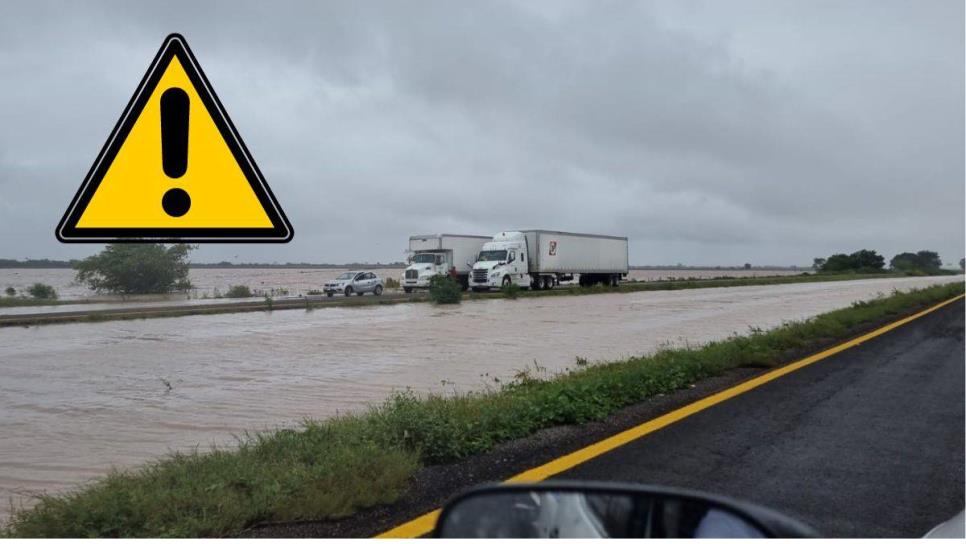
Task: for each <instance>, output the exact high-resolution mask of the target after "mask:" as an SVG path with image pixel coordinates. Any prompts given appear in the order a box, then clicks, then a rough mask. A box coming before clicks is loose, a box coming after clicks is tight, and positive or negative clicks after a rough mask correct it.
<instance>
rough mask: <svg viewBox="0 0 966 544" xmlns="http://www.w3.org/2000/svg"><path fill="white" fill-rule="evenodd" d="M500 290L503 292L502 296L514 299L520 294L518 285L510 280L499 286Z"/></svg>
mask: <svg viewBox="0 0 966 544" xmlns="http://www.w3.org/2000/svg"><path fill="white" fill-rule="evenodd" d="M500 292H501V293H503V296H504V297H506V298H511V299H515V298H517V297H518V296H520V286H519V285H517V284H515V283H513V282H510V283H508V284H506V285H504V286H503V287H500Z"/></svg>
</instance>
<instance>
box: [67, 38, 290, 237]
mask: <svg viewBox="0 0 966 544" xmlns="http://www.w3.org/2000/svg"><path fill="white" fill-rule="evenodd" d="M293 234H294V232H293V230H292V226H291V224H289V222H288V219H287V218H286V217H285V213H284V212H283V211H282V208H281V207H280V206H279V205H278V202H277V201H276V200H275V196H274V195H273V194H272V191H271V189H269V187H268V184H267V183H265V179H264V178H263V177H262V174H261V172H260V171H259V170H258V166H256V165H255V161H254V160H253V159H252V156H251V154H250V153H249V152H248V148H246V147H245V144H244V142H242V140H241V137H239V135H238V131H237V130H235V126H234V125H233V124H232V122H231V119H229V118H228V114H227V113H226V112H225V109H224V107H222V105H221V102H220V101H219V100H218V97H217V96H216V95H215V91H214V89H212V87H211V84H210V83H209V82H208V78H206V77H205V75H204V72H202V71H201V66H199V65H198V61H197V59H195V56H194V55H193V54H192V53H191V49H189V48H188V44H187V42H185V39H184V38H183V37H182V36H181V35H179V34H172V35H170V36H168V37H167V38H166V39H165V41H164V44H163V45H162V46H161V50H160V51H158V54H157V55H156V56H155V58H154V61H153V62H152V63H151V66H150V67H149V68H148V71H147V73H146V74H145V75H144V78H143V79H142V80H141V84H140V85H139V86H138V88H137V91H136V92H135V93H134V96H133V97H132V98H131V101H130V102H129V103H128V105H127V108H126V109H125V110H124V113H123V114H122V115H121V119H120V120H119V121H118V122H117V125H116V126H115V127H114V131H113V132H112V133H111V136H110V138H108V140H107V143H106V144H104V147H103V149H101V152H100V154H99V155H98V157H97V160H96V161H95V162H94V165H93V166H92V167H91V169H90V172H88V174H87V177H86V178H85V179H84V183H83V184H82V185H81V187H80V189H79V190H78V191H77V194H76V195H75V196H74V200H73V201H71V204H70V206H69V207H68V208H67V212H66V213H65V214H64V217H63V219H61V221H60V225H58V227H57V239H58V240H60V241H61V242H142V241H152V242H288V241H289V240H291V239H292V235H293Z"/></svg>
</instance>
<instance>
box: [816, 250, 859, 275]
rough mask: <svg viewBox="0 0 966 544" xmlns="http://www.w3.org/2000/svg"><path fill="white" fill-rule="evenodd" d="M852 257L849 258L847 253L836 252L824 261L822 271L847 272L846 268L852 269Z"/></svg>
mask: <svg viewBox="0 0 966 544" xmlns="http://www.w3.org/2000/svg"><path fill="white" fill-rule="evenodd" d="M852 269H853V266H852V259H850V258H849V256H848V255H846V254H845V253H836V254H834V255H831V256H830V257H829V258H828V259H825V262H824V263H822V268H821V271H822V272H845V271H846V270H852Z"/></svg>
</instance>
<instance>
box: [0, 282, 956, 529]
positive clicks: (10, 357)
mask: <svg viewBox="0 0 966 544" xmlns="http://www.w3.org/2000/svg"><path fill="white" fill-rule="evenodd" d="M950 281H963V277H962V276H955V277H949V276H947V277H941V278H899V279H876V280H861V281H849V282H829V283H808V284H788V285H773V286H752V287H732V288H718V289H694V290H682V291H656V292H640V293H630V294H605V295H592V296H580V297H541V298H525V299H519V300H502V299H491V300H480V301H467V302H464V303H463V304H461V305H459V306H455V307H437V306H434V305H431V304H398V305H392V306H380V307H363V308H326V309H317V310H314V311H301V310H286V311H279V312H258V313H242V314H223V315H204V316H188V317H179V318H164V319H148V320H141V321H110V322H101V323H76V324H66V325H48V326H41V327H31V328H8V329H0V508H3V509H6V508H7V507H8V505H9V502H10V500H11V499H13V500H14V501H15V503H20V501H27V502H29V499H27V497H28V496H29V495H30V494H33V493H36V492H37V491H41V490H47V491H58V490H63V489H66V488H68V487H69V486H71V485H74V484H78V483H81V482H84V481H86V480H88V479H90V478H92V477H96V476H98V475H100V474H103V473H104V472H105V471H107V470H108V469H109V468H110V467H112V466H116V467H128V466H132V465H135V464H137V463H139V462H142V461H145V460H148V459H151V458H155V457H157V456H159V455H161V454H164V453H165V452H169V451H174V450H185V449H188V448H193V447H201V448H207V447H208V446H210V445H213V444H219V445H225V444H231V443H232V442H233V438H232V437H233V435H234V434H237V433H240V432H243V431H245V430H264V429H271V428H276V427H280V426H292V425H297V424H298V422H299V421H300V420H302V419H303V418H306V417H311V418H320V417H325V416H329V415H332V414H334V413H336V412H345V411H351V410H358V409H361V408H364V407H365V406H366V405H368V404H373V403H378V402H380V401H382V400H383V399H385V398H386V396H387V394H388V393H389V392H391V391H392V390H394V389H396V390H398V389H402V388H406V387H412V388H414V389H415V390H417V391H442V392H449V391H453V390H460V391H467V390H471V389H479V388H481V387H485V386H488V385H492V383H493V378H494V377H498V378H501V379H506V378H509V377H512V376H513V374H514V373H515V372H516V371H518V370H520V369H523V368H524V367H527V366H528V365H532V364H533V362H534V361H536V362H537V363H538V364H539V365H540V366H541V367H545V368H546V369H547V371H548V372H554V371H558V370H561V369H564V368H565V367H567V366H568V365H571V364H572V363H573V361H574V358H575V357H576V356H581V357H585V358H587V359H590V360H592V361H596V360H606V359H614V358H618V357H624V356H629V355H637V354H643V353H649V352H653V351H654V350H655V349H656V348H658V347H660V346H661V345H662V344H666V343H671V344H677V345H680V344H683V343H685V342H687V343H689V344H691V345H696V344H701V343H704V342H708V341H710V340H714V339H719V338H723V337H726V336H728V335H730V334H732V333H736V332H737V333H743V332H746V331H748V329H749V327H764V328H767V327H773V326H776V325H779V324H780V323H782V322H783V321H787V320H797V319H803V318H807V317H809V316H813V315H815V314H818V313H821V312H825V311H828V310H832V309H835V308H839V307H843V306H846V305H848V304H849V303H851V302H853V301H855V300H863V299H869V298H873V297H875V296H877V295H878V294H880V293H881V294H886V293H889V292H891V291H892V290H893V289H896V288H898V289H908V288H912V287H921V286H925V285H930V284H935V283H943V282H950ZM2 515H3V513H2V511H0V517H2Z"/></svg>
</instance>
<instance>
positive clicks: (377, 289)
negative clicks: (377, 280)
mask: <svg viewBox="0 0 966 544" xmlns="http://www.w3.org/2000/svg"><path fill="white" fill-rule="evenodd" d="M372 294H373V295H376V296H377V297H378V296H382V286H381V285H377V286H376V289H375V290H374V291H373V292H372Z"/></svg>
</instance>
